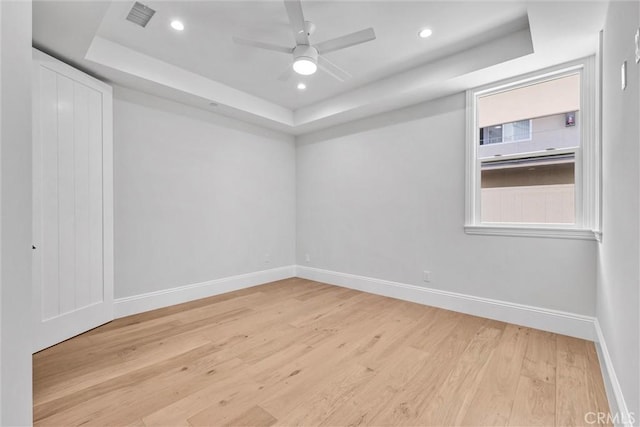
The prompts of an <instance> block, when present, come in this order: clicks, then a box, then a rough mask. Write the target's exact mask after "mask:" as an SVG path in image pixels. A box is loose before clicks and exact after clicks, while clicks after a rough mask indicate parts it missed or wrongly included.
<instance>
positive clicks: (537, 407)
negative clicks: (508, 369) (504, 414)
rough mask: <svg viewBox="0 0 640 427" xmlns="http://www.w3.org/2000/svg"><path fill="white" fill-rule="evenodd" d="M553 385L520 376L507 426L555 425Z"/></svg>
mask: <svg viewBox="0 0 640 427" xmlns="http://www.w3.org/2000/svg"><path fill="white" fill-rule="evenodd" d="M555 409H556V395H555V385H554V384H553V383H550V382H548V381H543V380H540V379H534V378H531V377H530V376H526V375H521V376H520V379H519V381H518V386H517V388H516V394H515V399H514V402H513V407H512V409H511V415H510V416H509V425H510V426H514V427H520V426H550V425H554V424H555Z"/></svg>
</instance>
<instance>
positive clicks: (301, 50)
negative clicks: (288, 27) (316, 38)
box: [293, 44, 318, 64]
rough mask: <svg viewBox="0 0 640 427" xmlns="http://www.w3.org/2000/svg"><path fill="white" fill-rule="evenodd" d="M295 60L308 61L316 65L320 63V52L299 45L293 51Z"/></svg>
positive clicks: (313, 48) (310, 47)
mask: <svg viewBox="0 0 640 427" xmlns="http://www.w3.org/2000/svg"><path fill="white" fill-rule="evenodd" d="M293 58H294V60H296V61H297V60H299V59H307V60H309V61H311V62H313V63H314V64H315V63H317V62H318V51H317V50H316V48H315V47H313V46H309V45H306V44H299V45H298V46H296V47H295V49H293Z"/></svg>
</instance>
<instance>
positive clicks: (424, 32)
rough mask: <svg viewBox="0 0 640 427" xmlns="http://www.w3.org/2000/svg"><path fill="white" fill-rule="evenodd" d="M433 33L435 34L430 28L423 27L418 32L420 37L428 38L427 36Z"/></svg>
mask: <svg viewBox="0 0 640 427" xmlns="http://www.w3.org/2000/svg"><path fill="white" fill-rule="evenodd" d="M431 34H433V31H431V29H430V28H423V29H422V30H420V32H419V33H418V37H420V38H421V39H426V38H427V37H429V36H431Z"/></svg>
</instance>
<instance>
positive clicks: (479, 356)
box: [418, 322, 505, 425]
mask: <svg viewBox="0 0 640 427" xmlns="http://www.w3.org/2000/svg"><path fill="white" fill-rule="evenodd" d="M504 326H505V325H504V324H501V323H499V322H488V324H487V325H486V326H484V327H482V328H481V329H480V330H479V331H478V332H477V333H476V335H475V336H474V337H473V338H472V339H471V341H470V342H469V345H468V346H467V347H466V348H465V349H464V351H463V353H462V354H461V355H460V358H459V359H458V361H457V362H456V364H455V366H454V367H453V369H452V370H451V371H450V372H449V375H448V376H447V378H446V380H445V381H444V383H443V384H442V385H441V386H440V389H439V390H438V392H437V393H436V394H435V396H434V398H433V399H431V401H430V402H429V404H428V405H427V407H426V408H425V409H424V410H423V411H422V413H420V414H419V415H418V420H419V424H421V425H457V424H460V422H461V421H462V420H461V416H462V415H464V414H465V413H466V410H467V408H468V407H469V405H470V404H471V399H472V398H473V396H474V395H475V392H476V391H477V389H478V385H479V382H480V381H479V379H480V378H481V374H482V373H483V372H484V366H485V365H486V363H487V361H488V360H489V358H490V356H491V355H492V353H493V351H494V349H495V347H496V345H497V343H498V341H499V340H500V338H501V336H502V333H503V331H504ZM452 402H455V403H454V404H451V403H452Z"/></svg>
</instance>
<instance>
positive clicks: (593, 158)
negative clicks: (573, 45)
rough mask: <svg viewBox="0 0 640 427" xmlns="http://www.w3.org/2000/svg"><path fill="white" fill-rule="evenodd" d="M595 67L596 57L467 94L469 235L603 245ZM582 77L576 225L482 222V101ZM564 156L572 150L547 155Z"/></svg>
mask: <svg viewBox="0 0 640 427" xmlns="http://www.w3.org/2000/svg"><path fill="white" fill-rule="evenodd" d="M594 68H595V58H594V57H588V58H584V59H581V60H577V61H572V62H569V63H566V64H562V65H559V66H555V67H551V68H547V69H545V70H541V71H537V72H533V73H529V74H525V75H522V76H519V77H515V78H512V79H508V80H503V81H500V82H496V83H493V84H489V85H485V86H482V87H478V88H475V89H470V90H468V91H467V138H466V139H467V141H466V142H467V144H466V173H467V176H466V186H465V193H466V209H465V225H464V229H465V232H466V233H467V234H482V235H498V236H523V237H550V238H568V239H584V240H600V237H601V233H600V218H599V208H598V206H597V204H598V203H599V200H600V194H599V191H600V178H599V171H600V149H599V139H598V138H597V134H596V129H597V127H596V117H597V115H596V113H597V111H596V109H597V104H596V96H597V94H596V78H595V69H594ZM576 73H579V74H580V75H581V80H580V81H581V87H580V90H581V97H580V112H579V117H578V120H577V122H578V126H580V147H578V148H576V149H570V150H568V151H571V152H574V153H575V174H576V183H575V197H576V200H575V208H576V221H575V224H537V223H536V224H533V223H488V222H482V221H481V216H480V203H481V188H480V172H481V171H480V169H481V160H480V159H479V158H478V155H477V154H478V146H479V143H480V142H479V132H478V123H477V100H478V98H479V97H480V96H485V95H488V94H492V93H497V92H502V91H506V90H511V89H515V88H518V87H521V86H525V85H530V84H534V83H540V82H544V81H547V80H551V79H555V78H558V77H563V76H567V75H571V74H576ZM561 151H566V150H556V151H553V152H545V153H544V154H547V155H548V154H552V153H553V154H559V153H560V152H561ZM540 154H542V153H540ZM485 160H486V159H485ZM503 160H504V159H503Z"/></svg>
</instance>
